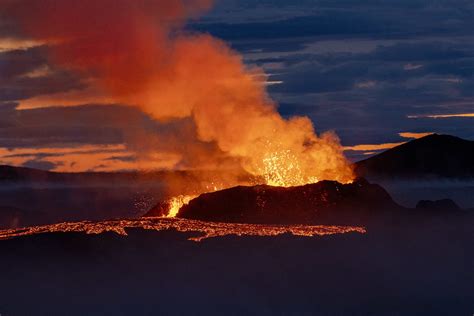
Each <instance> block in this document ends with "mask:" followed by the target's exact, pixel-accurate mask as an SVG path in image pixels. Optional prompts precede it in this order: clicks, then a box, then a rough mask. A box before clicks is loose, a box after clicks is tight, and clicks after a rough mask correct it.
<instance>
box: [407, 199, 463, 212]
mask: <svg viewBox="0 0 474 316" xmlns="http://www.w3.org/2000/svg"><path fill="white" fill-rule="evenodd" d="M416 208H417V209H419V210H429V211H460V210H461V208H460V207H459V206H458V205H457V204H456V203H455V202H454V201H453V200H451V199H443V200H437V201H429V200H421V201H420V202H418V203H417V204H416Z"/></svg>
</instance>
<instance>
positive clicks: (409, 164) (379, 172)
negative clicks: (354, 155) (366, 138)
mask: <svg viewBox="0 0 474 316" xmlns="http://www.w3.org/2000/svg"><path fill="white" fill-rule="evenodd" d="M355 172H356V174H357V175H358V176H360V177H367V178H372V179H414V178H474V141H469V140H464V139H461V138H458V137H454V136H449V135H437V134H432V135H429V136H425V137H423V138H420V139H415V140H413V141H410V142H408V143H406V144H403V145H400V146H397V147H395V148H392V149H390V150H387V151H385V152H383V153H381V154H379V155H376V156H374V157H371V158H369V159H366V160H363V161H359V162H357V163H356V164H355Z"/></svg>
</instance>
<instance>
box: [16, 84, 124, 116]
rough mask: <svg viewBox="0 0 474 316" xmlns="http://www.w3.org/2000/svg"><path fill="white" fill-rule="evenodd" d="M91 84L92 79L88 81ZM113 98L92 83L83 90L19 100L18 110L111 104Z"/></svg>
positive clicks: (113, 101) (113, 100)
mask: <svg viewBox="0 0 474 316" xmlns="http://www.w3.org/2000/svg"><path fill="white" fill-rule="evenodd" d="M88 83H89V84H93V81H89V82H88ZM115 101H116V100H115V99H114V98H112V97H109V96H107V95H106V94H104V92H103V91H100V89H98V88H97V87H95V86H94V85H90V86H89V87H88V88H86V89H84V90H71V91H67V92H58V93H52V94H45V95H39V96H36V97H33V98H29V99H26V100H21V101H19V105H18V107H17V109H18V110H29V109H37V108H45V107H51V106H78V105H84V104H113V103H115Z"/></svg>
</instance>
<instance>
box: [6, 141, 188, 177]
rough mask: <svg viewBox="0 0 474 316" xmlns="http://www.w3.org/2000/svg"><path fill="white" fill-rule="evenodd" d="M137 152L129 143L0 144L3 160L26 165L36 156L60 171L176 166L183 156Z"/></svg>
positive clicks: (142, 168) (165, 167)
mask: <svg viewBox="0 0 474 316" xmlns="http://www.w3.org/2000/svg"><path fill="white" fill-rule="evenodd" d="M129 157H133V153H132V152H130V151H128V150H127V149H126V147H125V145H84V146H78V147H67V148H62V147H61V148H51V147H48V148H15V149H7V148H0V164H8V165H13V166H22V165H24V164H25V163H27V162H29V161H32V160H41V161H42V162H49V163H52V164H54V165H56V167H55V168H54V169H53V170H52V171H57V172H84V171H90V170H93V171H102V172H106V171H108V172H111V171H119V170H159V169H169V168H171V167H173V166H174V165H175V164H176V163H177V162H178V161H179V159H180V156H179V155H176V154H168V153H162V154H153V155H150V156H148V157H146V158H145V157H140V158H137V159H128V158H129Z"/></svg>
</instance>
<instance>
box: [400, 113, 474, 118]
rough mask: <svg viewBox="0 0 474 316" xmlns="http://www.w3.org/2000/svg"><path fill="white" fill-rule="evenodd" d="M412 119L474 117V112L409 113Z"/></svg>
mask: <svg viewBox="0 0 474 316" xmlns="http://www.w3.org/2000/svg"><path fill="white" fill-rule="evenodd" d="M407 117H408V118H410V119H417V118H432V119H439V118H441V119H442V118H453V117H474V113H455V114H422V115H408V116H407Z"/></svg>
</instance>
